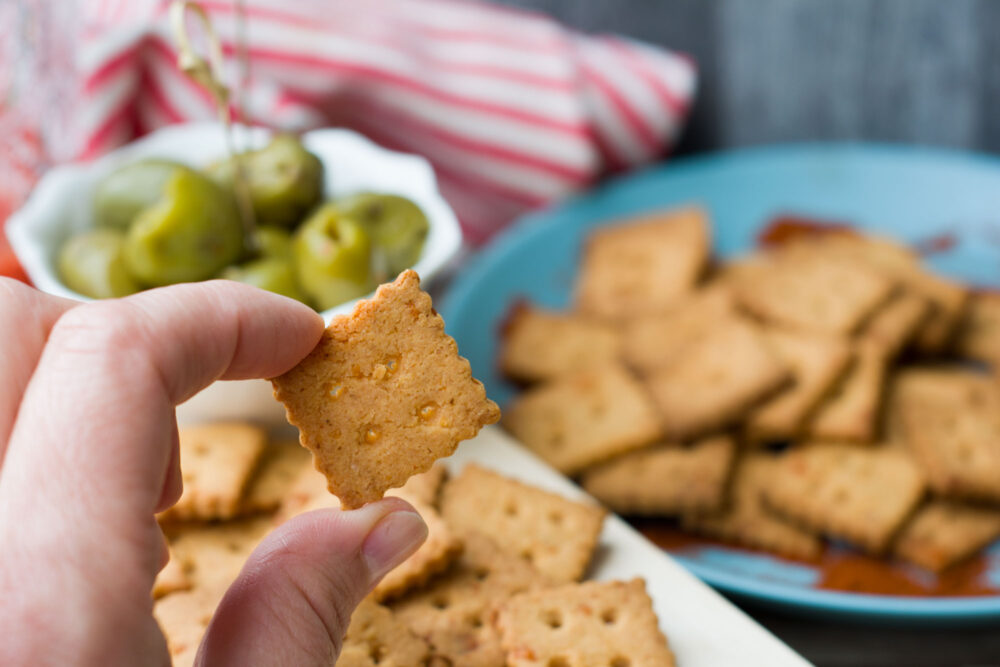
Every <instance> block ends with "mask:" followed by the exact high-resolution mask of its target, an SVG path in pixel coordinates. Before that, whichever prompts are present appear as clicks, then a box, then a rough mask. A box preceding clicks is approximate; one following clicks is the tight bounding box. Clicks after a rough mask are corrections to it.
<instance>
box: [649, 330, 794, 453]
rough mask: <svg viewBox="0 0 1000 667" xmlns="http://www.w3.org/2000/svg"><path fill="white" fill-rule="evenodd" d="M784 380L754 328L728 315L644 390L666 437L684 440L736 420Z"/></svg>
mask: <svg viewBox="0 0 1000 667" xmlns="http://www.w3.org/2000/svg"><path fill="white" fill-rule="evenodd" d="M789 379H790V372H789V369H788V367H787V366H786V365H785V364H784V362H782V361H781V359H780V358H779V357H778V356H777V354H776V353H775V352H774V351H773V350H772V349H771V347H770V345H769V344H768V343H767V341H766V340H765V339H764V337H763V336H762V334H761V332H760V329H759V327H757V326H756V325H754V324H753V323H751V322H750V321H749V320H745V319H744V318H735V317H731V318H728V319H724V320H720V321H718V322H716V326H715V328H714V329H713V330H712V331H711V332H709V333H707V334H706V335H705V336H704V337H702V338H701V339H700V340H698V341H697V342H695V343H693V344H692V345H690V346H689V347H688V348H687V349H686V350H685V352H684V354H682V355H680V356H679V357H678V358H677V359H676V360H675V361H674V362H673V363H671V364H669V365H667V366H664V367H663V368H661V369H660V370H658V371H656V372H655V373H653V374H651V375H649V376H648V377H647V378H646V386H647V388H648V389H649V392H650V394H651V395H652V397H653V401H654V402H655V404H656V407H657V408H658V409H659V412H660V417H661V419H662V422H663V429H664V431H665V433H666V436H667V437H668V438H671V439H677V440H687V439H691V438H695V437H698V436H700V435H703V434H705V433H710V432H712V431H715V430H719V429H722V428H725V427H727V426H729V425H731V424H733V423H736V422H738V421H739V420H740V419H742V418H743V416H744V415H745V414H746V413H747V412H748V411H749V410H750V409H751V408H752V407H754V406H755V405H757V404H758V403H760V402H761V401H763V400H765V399H766V398H768V397H769V396H770V395H772V394H773V393H774V392H775V391H776V390H778V389H780V388H781V386H782V385H783V384H785V382H786V381H787V380H789Z"/></svg>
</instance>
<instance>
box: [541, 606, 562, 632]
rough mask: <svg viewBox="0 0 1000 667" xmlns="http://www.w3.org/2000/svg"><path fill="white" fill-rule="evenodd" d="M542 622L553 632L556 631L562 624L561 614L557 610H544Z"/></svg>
mask: <svg viewBox="0 0 1000 667" xmlns="http://www.w3.org/2000/svg"><path fill="white" fill-rule="evenodd" d="M542 621H543V622H544V623H545V625H547V626H549V627H550V628H552V629H553V630H558V629H559V628H561V627H562V624H563V619H562V614H561V613H559V610H558V609H546V610H545V611H543V612H542Z"/></svg>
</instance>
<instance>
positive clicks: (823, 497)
mask: <svg viewBox="0 0 1000 667" xmlns="http://www.w3.org/2000/svg"><path fill="white" fill-rule="evenodd" d="M924 487H925V484H924V476H923V474H922V473H921V472H920V469H919V468H918V467H917V466H916V464H914V463H913V462H912V461H911V460H910V457H909V456H907V455H906V453H905V452H902V451H899V450H896V449H892V448H888V447H873V448H867V447H866V448H861V447H857V446H856V445H850V444H841V443H822V444H817V443H813V444H807V445H803V446H801V447H796V448H793V449H791V450H789V451H787V452H785V453H784V454H783V455H782V456H781V457H779V460H778V464H777V466H776V467H775V470H774V474H773V476H772V478H771V480H770V482H769V483H768V484H767V485H766V486H765V487H764V500H765V502H766V503H767V506H768V507H770V508H771V509H773V510H775V511H777V512H778V513H779V514H781V515H782V516H785V517H788V518H790V519H792V520H793V521H795V522H797V523H799V524H801V525H802V526H805V527H806V528H808V529H810V530H814V531H816V532H820V533H823V534H825V535H828V536H830V537H833V538H838V539H843V540H845V541H847V542H850V543H852V544H855V545H857V546H859V547H861V548H863V549H864V550H866V551H868V552H871V553H875V554H878V553H882V552H883V551H885V549H886V547H887V546H888V545H889V542H890V540H891V539H892V538H893V536H894V535H895V534H896V532H897V531H898V530H899V529H900V528H901V527H902V525H903V523H904V522H905V521H906V519H907V518H909V516H910V514H911V513H912V512H913V510H915V509H916V507H917V504H918V503H919V502H920V499H921V497H922V496H923V493H924Z"/></svg>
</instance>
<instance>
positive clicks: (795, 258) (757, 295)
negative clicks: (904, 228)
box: [731, 249, 895, 335]
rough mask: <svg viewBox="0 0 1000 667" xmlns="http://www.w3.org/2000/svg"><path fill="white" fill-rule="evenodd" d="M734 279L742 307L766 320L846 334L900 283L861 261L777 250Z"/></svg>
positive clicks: (795, 326)
mask: <svg viewBox="0 0 1000 667" xmlns="http://www.w3.org/2000/svg"><path fill="white" fill-rule="evenodd" d="M738 273H739V279H738V280H732V281H731V284H732V286H733V289H734V290H735V294H736V298H737V301H739V303H740V304H741V305H742V306H743V307H744V308H746V309H747V310H748V311H750V312H751V313H753V314H754V315H755V316H757V317H759V318H760V319H762V320H765V321H768V322H773V323H774V324H777V325H781V326H785V327H788V328H793V329H802V330H806V331H816V332H821V333H829V334H841V335H846V334H850V333H852V332H854V331H856V330H857V329H858V328H859V327H860V326H861V325H862V323H863V322H864V321H865V320H866V319H867V318H868V317H869V316H871V315H872V314H873V313H874V312H875V311H876V309H877V308H879V307H880V306H881V305H882V304H883V303H885V302H886V301H887V300H888V299H889V297H890V295H891V294H892V292H893V290H894V288H895V283H894V282H893V281H892V280H890V279H889V278H887V277H886V276H885V275H883V274H881V273H879V272H877V271H874V270H870V269H868V268H867V267H865V266H860V265H858V264H857V263H855V262H846V261H842V260H840V259H838V258H836V257H833V256H829V255H826V254H823V253H817V252H801V251H797V250H796V251H795V252H792V251H791V250H790V249H783V250H781V251H777V252H772V253H770V254H769V255H766V256H765V257H764V258H763V260H762V261H760V262H756V263H753V264H749V265H747V266H744V267H742V268H741V269H740V270H739V272H738Z"/></svg>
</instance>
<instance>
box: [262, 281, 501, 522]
mask: <svg viewBox="0 0 1000 667" xmlns="http://www.w3.org/2000/svg"><path fill="white" fill-rule="evenodd" d="M272 382H273V383H274V395H275V397H276V398H277V399H278V400H280V401H281V402H282V403H284V404H285V408H286V412H287V414H288V421H289V422H291V423H292V424H293V425H295V426H298V427H299V431H300V436H299V437H300V440H301V442H302V444H303V445H304V446H305V447H307V448H308V449H310V450H312V452H313V453H314V454H315V455H316V467H317V469H318V470H320V471H321V472H322V473H323V474H325V475H326V477H327V481H328V484H329V488H330V492H331V493H333V494H334V495H336V496H337V497H339V498H340V501H341V503H342V504H343V506H344V507H345V508H348V509H350V508H356V507H360V506H362V505H364V504H365V503H367V502H371V501H373V500H378V499H379V498H381V497H382V494H384V493H385V491H386V489H390V488H393V487H398V486H402V485H403V483H404V482H406V480H407V479H408V478H409V477H410V476H411V475H414V474H416V473H418V472H423V471H425V470H427V469H428V468H430V467H431V464H432V463H433V462H434V461H435V460H436V459H439V458H442V457H444V456H449V455H451V454H452V452H454V451H455V448H456V447H457V446H458V443H459V442H461V441H462V440H467V439H468V438H471V437H473V436H474V435H476V433H478V432H479V429H481V428H482V427H483V426H485V425H486V424H492V423H493V422H495V421H497V420H498V419H499V418H500V410H499V408H497V406H496V403H494V402H493V401H491V400H489V399H488V398H486V390H485V389H484V388H483V385H482V384H481V383H480V382H479V381H478V380H476V379H475V378H473V377H472V372H471V370H470V368H469V362H468V361H466V360H465V359H463V358H462V357H460V356H459V355H458V349H457V347H456V345H455V341H454V340H453V339H452V338H451V337H450V336H448V335H447V334H445V332H444V321H443V320H442V319H441V317H440V316H439V315H438V314H437V312H436V311H434V309H433V308H432V307H431V298H430V296H429V295H428V294H427V293H426V292H424V291H422V290H421V289H420V279H419V278H418V277H417V274H416V273H415V272H414V271H411V270H407V271H404V272H403V273H401V274H399V277H398V278H396V281H395V282H393V283H390V284H386V285H382V286H381V287H379V288H378V291H377V292H376V293H375V297H374V298H373V299H369V300H365V301H360V302H358V304H357V306H355V308H354V312H353V313H351V314H350V315H340V316H337V317H334V318H333V320H332V321H331V322H330V325H329V326H328V327H327V328H326V331H324V332H323V337H322V338H321V339H320V342H319V343H318V344H317V345H316V348H315V349H314V350H313V351H312V352H310V353H309V355H308V356H306V358H305V359H303V360H302V361H301V362H300V363H299V365H298V366H296V367H295V368H293V369H292V370H290V371H288V372H287V373H285V374H284V375H282V376H281V377H278V378H275V379H274V380H273V381H272Z"/></svg>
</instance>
